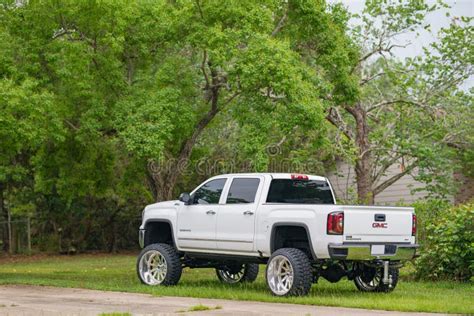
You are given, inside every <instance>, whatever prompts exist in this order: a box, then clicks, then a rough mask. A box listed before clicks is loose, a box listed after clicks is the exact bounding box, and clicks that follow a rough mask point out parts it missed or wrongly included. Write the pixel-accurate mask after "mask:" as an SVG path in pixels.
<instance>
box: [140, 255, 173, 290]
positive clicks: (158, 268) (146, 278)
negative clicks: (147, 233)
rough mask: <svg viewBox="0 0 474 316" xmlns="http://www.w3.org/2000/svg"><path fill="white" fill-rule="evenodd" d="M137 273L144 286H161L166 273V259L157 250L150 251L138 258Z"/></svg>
mask: <svg viewBox="0 0 474 316" xmlns="http://www.w3.org/2000/svg"><path fill="white" fill-rule="evenodd" d="M139 271H140V277H141V278H142V280H143V282H145V283H146V284H148V285H158V284H161V283H162V282H163V281H164V280H165V277H166V272H167V271H168V267H167V263H166V259H165V257H164V256H163V255H162V254H161V252H159V251H158V250H150V251H148V252H146V253H145V254H144V255H143V256H142V257H141V258H140V263H139Z"/></svg>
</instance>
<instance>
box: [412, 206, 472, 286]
mask: <svg viewBox="0 0 474 316" xmlns="http://www.w3.org/2000/svg"><path fill="white" fill-rule="evenodd" d="M435 213H436V214H435V216H429V217H428V216H424V215H426V214H424V213H423V210H422V211H421V212H420V215H421V216H420V217H421V218H422V220H423V219H425V222H424V223H423V224H422V225H421V227H423V228H422V233H423V237H422V238H423V240H422V249H421V256H420V257H419V258H418V259H417V260H416V261H415V267H416V272H415V273H416V277H417V278H418V279H430V280H441V279H453V280H458V281H468V280H470V278H471V277H472V275H473V269H474V258H473V256H474V234H473V229H474V223H473V219H474V202H471V203H468V204H464V205H459V206H455V207H451V208H448V209H446V210H441V209H437V210H436V211H435ZM419 227H420V225H419Z"/></svg>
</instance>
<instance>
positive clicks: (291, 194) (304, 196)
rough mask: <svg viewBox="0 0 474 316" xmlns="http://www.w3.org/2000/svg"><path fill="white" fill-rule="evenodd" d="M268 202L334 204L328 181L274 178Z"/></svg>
mask: <svg viewBox="0 0 474 316" xmlns="http://www.w3.org/2000/svg"><path fill="white" fill-rule="evenodd" d="M267 203H290V204H334V199H333V196H332V192H331V187H330V186H329V183H328V182H327V181H318V180H291V179H273V180H272V182H271V184H270V190H269V191H268V197H267Z"/></svg>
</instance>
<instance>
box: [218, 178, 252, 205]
mask: <svg viewBox="0 0 474 316" xmlns="http://www.w3.org/2000/svg"><path fill="white" fill-rule="evenodd" d="M259 184H260V179H256V178H234V179H233V180H232V184H231V186H230V189H229V193H228V194H227V201H226V204H240V203H253V202H254V201H255V195H256V194H257V189H258V185H259Z"/></svg>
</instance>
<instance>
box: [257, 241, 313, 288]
mask: <svg viewBox="0 0 474 316" xmlns="http://www.w3.org/2000/svg"><path fill="white" fill-rule="evenodd" d="M266 277H267V285H268V287H269V288H270V291H272V293H273V294H274V295H277V296H300V295H306V294H308V292H309V290H310V289H311V283H312V280H313V274H312V268H311V263H310V261H309V258H308V256H307V255H306V254H305V253H304V252H303V251H301V250H299V249H295V248H281V249H278V250H277V251H275V252H274V253H273V254H272V256H271V257H270V259H269V260H268V264H267V271H266Z"/></svg>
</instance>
